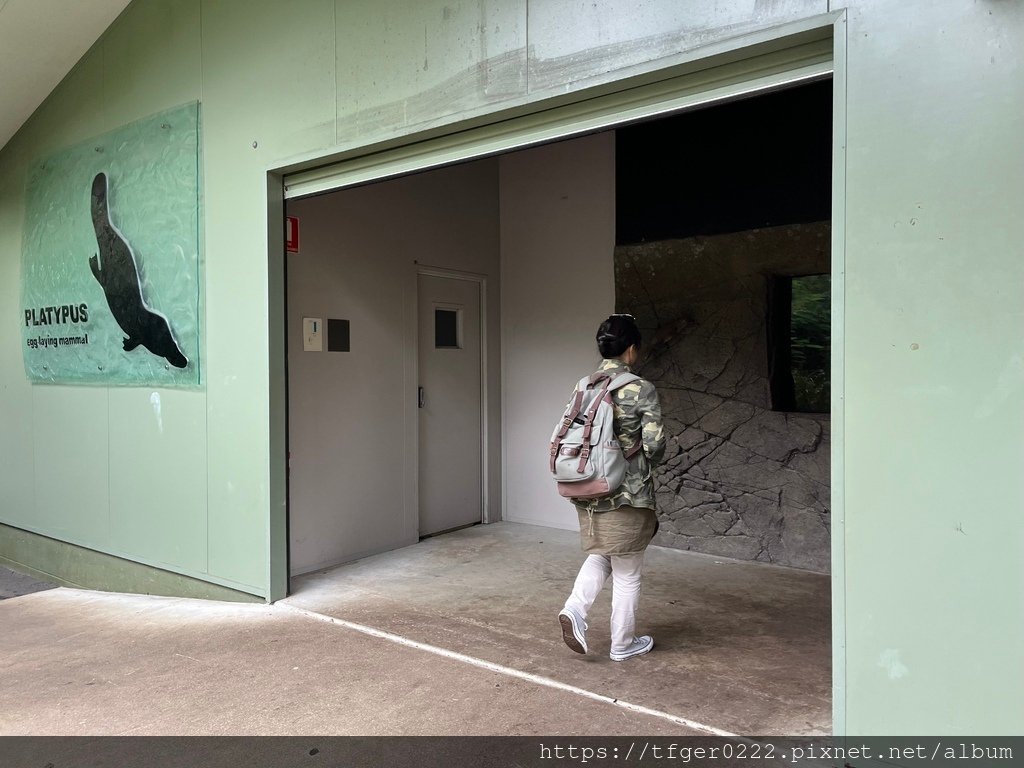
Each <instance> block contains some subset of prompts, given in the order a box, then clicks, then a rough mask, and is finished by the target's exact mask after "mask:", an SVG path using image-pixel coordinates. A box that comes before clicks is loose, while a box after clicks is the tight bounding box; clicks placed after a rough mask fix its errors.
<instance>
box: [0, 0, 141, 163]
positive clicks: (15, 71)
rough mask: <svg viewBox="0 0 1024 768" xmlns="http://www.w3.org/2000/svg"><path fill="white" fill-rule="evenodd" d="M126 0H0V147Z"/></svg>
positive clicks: (111, 19) (104, 28)
mask: <svg viewBox="0 0 1024 768" xmlns="http://www.w3.org/2000/svg"><path fill="white" fill-rule="evenodd" d="M129 2H130V0H0V148H3V147H4V146H5V145H6V144H7V142H8V141H10V139H11V137H12V136H13V135H14V134H15V133H16V132H17V131H18V129H19V128H20V127H21V126H22V125H23V124H24V123H25V121H26V120H28V118H29V117H30V116H31V115H32V113H33V112H35V110H36V108H37V107H38V106H39V105H40V104H42V103H43V100H44V99H45V98H46V97H47V96H49V95H50V92H51V91H52V90H53V89H54V88H56V87H57V84H58V83H59V82H60V81H61V80H62V79H63V78H64V76H65V75H66V74H67V73H68V72H70V71H71V68H72V67H74V66H75V64H76V63H77V62H78V60H79V59H80V58H81V57H82V56H83V55H84V54H85V52H86V51H88V50H89V48H90V47H91V46H92V44H93V43H95V42H96V40H98V39H99V37H100V35H102V34H103V32H104V30H106V28H107V27H109V26H110V24H111V22H113V21H114V19H116V18H117V16H118V14H120V13H121V11H123V10H124V9H125V8H126V7H127V5H128V3H129Z"/></svg>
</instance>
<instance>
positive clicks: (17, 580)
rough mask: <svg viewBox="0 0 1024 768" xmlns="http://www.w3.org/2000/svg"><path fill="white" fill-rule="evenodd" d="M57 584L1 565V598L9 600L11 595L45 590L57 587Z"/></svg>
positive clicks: (16, 595)
mask: <svg viewBox="0 0 1024 768" xmlns="http://www.w3.org/2000/svg"><path fill="white" fill-rule="evenodd" d="M56 587H57V585H56V584H51V583H50V582H48V581H40V580H39V579H36V578H33V577H32V576H26V575H25V574H23V573H18V572H17V571H12V570H11V569H10V568H5V567H4V566H2V565H0V600H7V599H8V598H11V597H21V596H22V595H31V594H32V593H33V592H43V591H45V590H47V589H55V588H56Z"/></svg>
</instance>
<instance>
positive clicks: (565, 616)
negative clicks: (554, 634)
mask: <svg viewBox="0 0 1024 768" xmlns="http://www.w3.org/2000/svg"><path fill="white" fill-rule="evenodd" d="M558 623H559V624H561V625H562V639H563V640H565V644H566V645H568V646H569V647H570V648H572V649H573V650H574V651H576V653H586V652H587V622H585V621H584V620H583V617H582V616H580V615H579V614H578V613H576V611H574V610H573V609H572V608H563V609H562V610H561V611H559V612H558Z"/></svg>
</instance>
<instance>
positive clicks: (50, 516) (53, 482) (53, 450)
mask: <svg viewBox="0 0 1024 768" xmlns="http://www.w3.org/2000/svg"><path fill="white" fill-rule="evenodd" d="M108 413H109V407H108V403H107V391H106V390H105V389H85V388H66V387H50V386H36V387H34V388H33V390H32V426H33V437H34V439H33V443H32V448H33V471H32V479H33V488H34V493H33V496H34V500H35V503H34V505H33V508H32V517H31V519H30V521H29V522H30V523H31V528H32V529H33V530H36V531H38V532H46V533H50V534H51V535H54V536H59V537H67V539H68V540H70V541H75V542H78V543H80V544H82V545H84V546H98V547H100V548H103V547H104V546H105V545H106V544H107V542H108V541H109V535H110V527H109V525H110V506H109V498H108V497H109V490H110V489H109V482H108V481H109V462H110V459H109V452H108V450H109V446H108V441H107V440H108V438H107V416H108Z"/></svg>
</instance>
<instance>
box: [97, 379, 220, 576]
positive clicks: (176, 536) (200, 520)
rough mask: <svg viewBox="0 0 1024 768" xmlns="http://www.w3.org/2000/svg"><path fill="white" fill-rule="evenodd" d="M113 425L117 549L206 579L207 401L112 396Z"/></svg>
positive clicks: (177, 394)
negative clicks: (201, 575)
mask: <svg viewBox="0 0 1024 768" xmlns="http://www.w3.org/2000/svg"><path fill="white" fill-rule="evenodd" d="M109 425H110V530H111V539H110V544H111V548H112V550H113V551H114V552H131V553H132V554H135V555H137V556H139V557H140V558H142V559H144V560H145V561H146V562H148V563H151V564H154V565H161V566H165V567H166V566H172V567H176V568H179V569H181V570H182V571H184V572H185V573H189V574H203V573H207V572H208V569H207V559H206V558H207V534H206V461H207V456H206V398H205V397H204V396H203V395H202V393H198V392H182V391H176V390H153V389H146V388H134V389H117V390H111V392H110V418H109Z"/></svg>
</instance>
